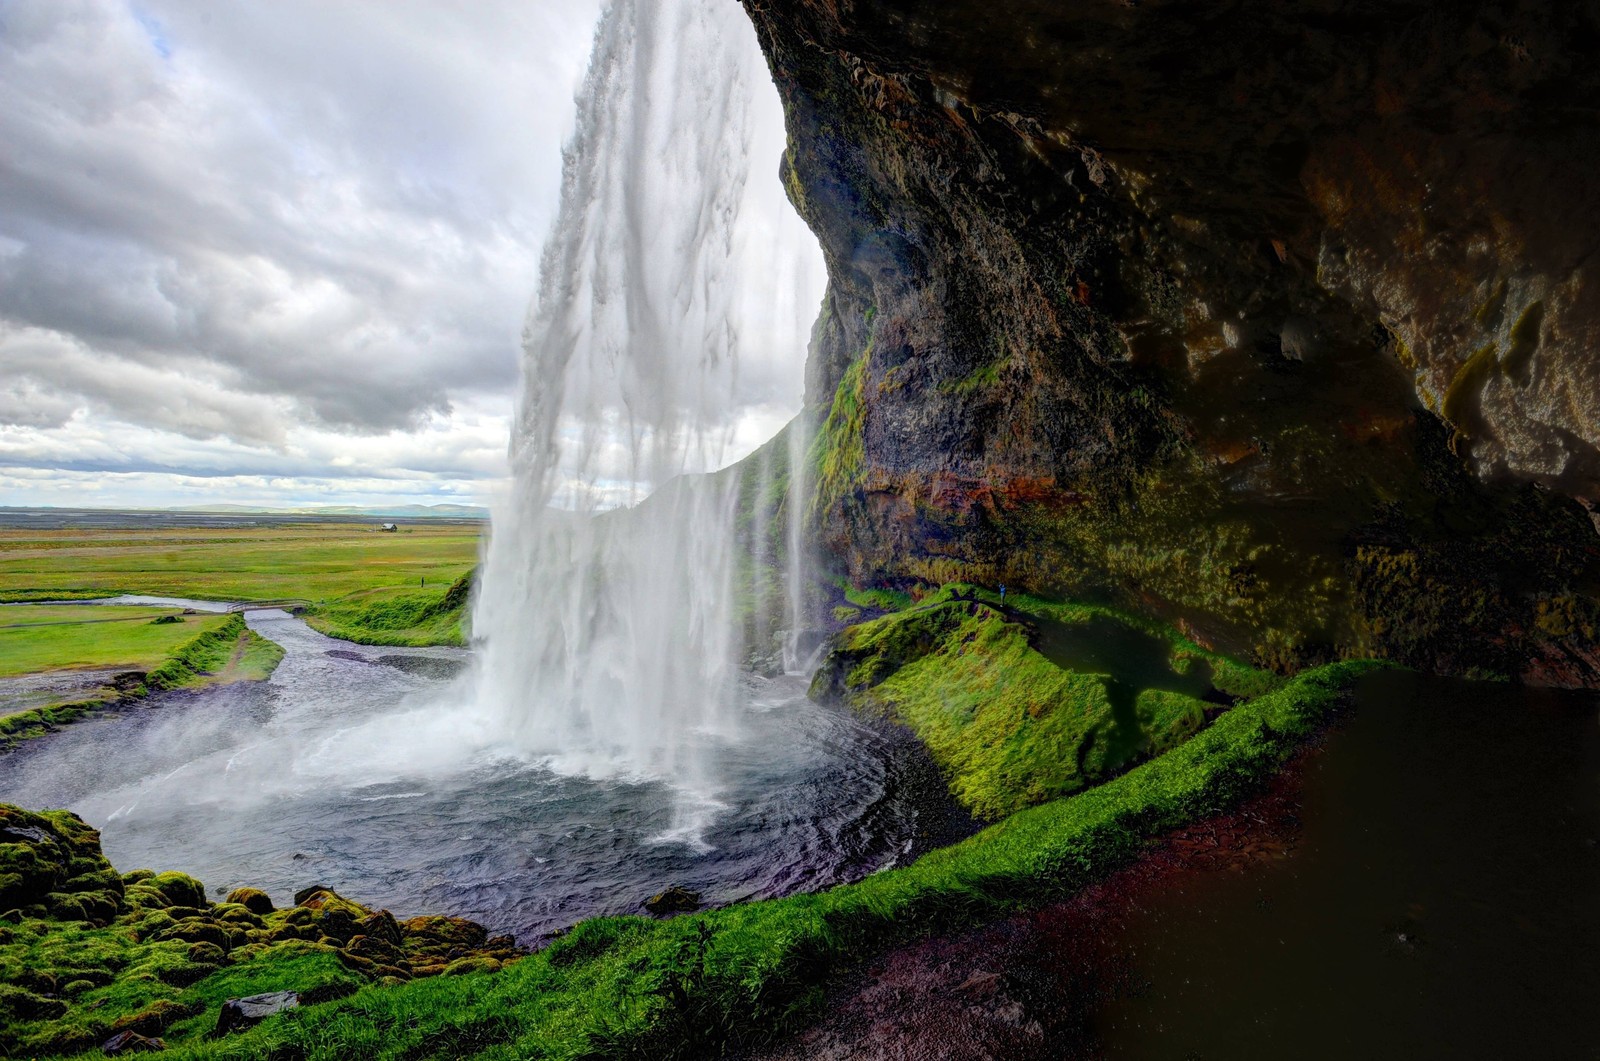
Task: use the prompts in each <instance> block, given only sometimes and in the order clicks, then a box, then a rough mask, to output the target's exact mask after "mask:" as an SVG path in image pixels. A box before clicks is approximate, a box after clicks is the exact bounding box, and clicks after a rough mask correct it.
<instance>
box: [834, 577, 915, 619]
mask: <svg viewBox="0 0 1600 1061" xmlns="http://www.w3.org/2000/svg"><path fill="white" fill-rule="evenodd" d="M843 589H844V599H845V600H847V601H849V602H850V603H851V604H854V605H855V606H856V607H857V608H869V609H871V610H873V611H880V612H898V611H902V610H904V609H906V608H909V607H911V594H909V593H907V592H905V591H904V590H898V589H857V588H856V587H855V586H853V585H851V584H850V583H849V582H844V583H843Z"/></svg>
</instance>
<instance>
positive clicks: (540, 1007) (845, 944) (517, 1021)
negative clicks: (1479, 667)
mask: <svg viewBox="0 0 1600 1061" xmlns="http://www.w3.org/2000/svg"><path fill="white" fill-rule="evenodd" d="M1378 666H1380V665H1379V664H1373V663H1366V662H1349V663H1339V664H1333V665H1331V666H1328V667H1323V668H1319V669H1318V670H1315V671H1310V672H1307V673H1305V674H1302V675H1300V676H1299V677H1296V678H1294V679H1292V680H1290V681H1288V682H1285V683H1284V684H1282V685H1281V686H1280V687H1279V688H1277V689H1275V690H1273V691H1272V692H1269V693H1266V694H1264V695H1261V696H1259V697H1257V698H1256V699H1254V700H1252V701H1250V702H1247V703H1245V704H1242V705H1240V706H1238V707H1235V708H1234V709H1233V710H1231V711H1229V712H1227V713H1226V714H1224V715H1222V716H1221V717H1220V718H1218V719H1217V720H1216V721H1215V722H1214V723H1212V724H1211V725H1210V726H1209V727H1207V728H1206V729H1205V730H1203V731H1202V732H1200V733H1199V734H1198V735H1196V736H1195V737H1194V738H1193V739H1191V740H1190V741H1188V742H1187V743H1185V744H1183V745H1182V746H1180V747H1178V748H1176V749H1174V750H1172V751H1170V752H1168V753H1167V754H1165V755H1162V756H1160V757H1158V758H1156V759H1153V760H1150V761H1149V762H1146V763H1144V764H1142V765H1140V766H1137V767H1135V768H1134V769H1132V770H1130V771H1128V772H1127V773H1125V774H1122V775H1121V776H1119V777H1117V778H1115V779H1113V780H1111V781H1109V782H1107V783H1106V784H1104V785H1101V786H1100V787H1098V788H1095V789H1092V790H1089V791H1087V792H1084V793H1081V794H1079V795H1076V796H1073V797H1071V798H1068V799H1062V800H1056V801H1054V802H1051V803H1047V804H1044V805H1042V806H1038V807H1033V808H1030V809H1027V810H1024V811H1020V812H1018V813H1017V814H1014V815H1012V816H1011V817H1009V818H1007V819H1006V820H1005V821H1003V822H1000V823H999V824H997V825H994V826H991V827H990V828H988V829H985V830H984V831H983V832H981V833H978V834H977V835H975V836H973V837H971V838H969V839H968V840H965V841H963V842H961V843H959V844H956V845H954V846H952V847H948V848H944V849H942V850H939V851H936V852H933V853H931V854H929V855H926V856H924V857H923V858H922V859H920V860H919V861H917V862H916V863H914V864H913V865H911V866H909V867H907V868H905V869H900V870H893V871H889V872H885V873H879V874H876V875H874V876H871V877H869V878H867V879H866V880H864V881H862V882H860V883H859V884H854V885H849V886H846V887H840V888H835V889H832V890H830V891H827V892H823V893H820V894H815V895H797V896H792V897H789V898H786V899H778V900H771V901H767V902H756V903H747V904H742V905H738V906H733V907H729V908H726V909H723V910H716V911H711V912H708V913H704V914H699V915H695V916H691V917H682V918H677V919H674V920H671V921H666V922H653V921H648V920H644V919H641V918H608V919H599V920H595V921H589V922H585V923H584V924H582V925H579V926H578V927H577V928H575V929H574V930H573V931H572V932H570V933H568V934H567V935H566V936H565V937H563V938H562V939H560V940H558V941H557V942H556V943H555V944H553V945H552V946H551V947H549V948H548V949H546V950H545V951H543V952H541V953H539V954H537V955H535V956H533V957H531V958H527V959H525V960H523V961H521V962H518V963H516V964H514V965H511V966H509V967H508V968H507V969H505V970H504V971H502V972H499V973H495V974H490V975H473V976H464V977H441V978H437V979H430V980H425V981H418V982H414V983H411V984H407V985H403V986H398V987H388V988H367V989H364V990H363V991H361V992H360V993H358V994H357V995H355V996H352V997H351V998H349V999H345V1000H342V1001H339V1002H332V1003H328V1004H325V1005H320V1006H313V1007H306V1008H303V1009H300V1010H296V1011H293V1012H290V1013H287V1014H284V1015H282V1016H279V1017H275V1018H272V1019H271V1020H269V1021H267V1022H266V1023H264V1024H263V1025H261V1026H260V1027H259V1028H257V1029H256V1030H254V1031H253V1032H250V1033H248V1034H245V1035H242V1036H237V1037H234V1038H230V1039H226V1040H222V1041H216V1042H206V1041H194V1040H189V1041H184V1042H178V1043H174V1044H173V1049H172V1050H171V1051H169V1054H168V1056H170V1057H173V1058H175V1059H176V1058H235V1059H245V1058H261V1057H266V1056H275V1057H284V1058H290V1057H292V1058H307V1059H313V1058H316V1059H320V1058H328V1059H334V1058H348V1057H363V1058H425V1057H440V1058H444V1057H451V1058H454V1057H476V1058H483V1059H497V1061H498V1059H504V1061H509V1059H512V1058H531V1059H557V1058H559V1059H568V1061H570V1059H578V1058H583V1059H600V1058H623V1057H636V1058H655V1059H670V1058H688V1057H693V1056H702V1055H711V1056H714V1055H715V1054H716V1053H718V1052H720V1051H722V1050H724V1049H727V1048H730V1047H737V1046H741V1045H750V1044H759V1043H761V1042H763V1041H767V1040H769V1039H770V1038H772V1037H773V1036H775V1035H778V1034H781V1033H784V1032H786V1031H793V1030H795V1029H797V1028H799V1027H801V1026H803V1025H804V1024H805V1023H806V1022H807V1021H809V1020H811V1019H813V1018H814V1017H815V1016H816V1014H817V1013H818V1012H819V1010H820V1007H821V1005H822V1002H823V998H824V996H823V985H824V984H825V983H826V982H827V980H828V978H829V977H830V976H831V975H835V974H837V973H839V972H841V971H843V970H844V969H847V968H848V967H849V966H850V965H851V964H852V963H855V962H860V961H862V960H865V958H866V957H867V956H868V955H870V954H872V953H874V952H876V951H878V950H880V949H881V948H883V947H885V946H887V945H890V944H893V943H895V942H898V941H903V940H906V939H910V938H915V937H916V936H918V935H921V934H924V933H927V932H929V931H933V930H940V931H948V930H950V929H953V928H957V927H960V926H963V925H968V924H972V923H975V922H977V921H980V920H982V919H986V918H992V917H994V916H997V915H1000V914H1003V913H1005V912H1007V911H1010V910H1013V909H1015V908H1017V907H1018V906H1019V905H1021V904H1024V903H1030V902H1038V901H1042V900H1048V899H1053V898H1059V897H1063V896H1067V895H1070V894H1072V893H1073V892H1075V891H1077V890H1078V889H1080V888H1082V887H1083V886H1084V885H1085V884H1087V883H1088V882H1090V881H1092V880H1094V879H1096V878H1097V877H1099V876H1101V875H1103V874H1104V873H1106V872H1108V871H1109V870H1111V869H1113V868H1115V867H1116V866H1118V865H1120V864H1123V863H1125V862H1126V861H1128V860H1129V859H1131V858H1133V857H1134V856H1135V855H1136V854H1137V853H1138V852H1139V851H1140V850H1141V848H1142V846H1143V844H1144V842H1145V839H1146V838H1148V837H1151V836H1154V835H1157V834H1160V833H1162V832H1164V831H1167V830H1170V829H1172V828H1175V827H1177V826H1179V825H1181V824H1183V823H1185V822H1188V821H1192V820H1194V819H1196V818H1199V817H1203V816H1205V815H1208V814H1213V813H1216V812H1218V811H1221V810H1223V809H1226V808H1227V807H1230V806H1232V805H1234V804H1235V803H1236V802H1237V801H1238V800H1239V799H1240V798H1242V797H1243V796H1245V795H1246V794H1248V793H1249V792H1251V791H1253V790H1255V789H1256V788H1257V787H1258V786H1259V785H1260V784H1261V783H1263V782H1264V780H1265V779H1266V778H1268V777H1270V776H1271V774H1272V773H1273V772H1274V771H1275V770H1276V769H1277V768H1278V767H1279V766H1280V765H1281V764H1282V762H1283V760H1284V759H1285V758H1286V757H1287V756H1288V755H1289V754H1290V753H1291V752H1292V751H1293V749H1294V748H1295V747H1296V746H1297V745H1298V744H1299V743H1300V742H1301V741H1302V740H1304V739H1305V737H1307V736H1308V735H1309V734H1310V733H1312V732H1313V731H1314V730H1315V728H1316V727H1317V726H1318V725H1319V724H1320V723H1322V722H1323V721H1324V720H1325V719H1326V718H1327V717H1328V714H1329V713H1330V712H1331V710H1332V709H1333V707H1334V706H1335V705H1336V703H1337V702H1338V701H1339V699H1340V696H1341V694H1342V692H1343V691H1344V690H1345V689H1347V688H1348V687H1349V685H1350V684H1351V683H1352V682H1354V681H1355V680H1356V679H1357V678H1358V677H1359V676H1361V675H1362V674H1364V673H1367V672H1368V671H1370V670H1373V669H1375V668H1376V667H1378Z"/></svg>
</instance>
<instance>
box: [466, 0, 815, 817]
mask: <svg viewBox="0 0 1600 1061" xmlns="http://www.w3.org/2000/svg"><path fill="white" fill-rule="evenodd" d="M758 91H759V92H761V93H763V95H762V96H760V97H758V96H757V93H758ZM782 146H783V129H782V118H781V114H780V113H778V109H777V105H776V98H775V93H773V92H772V90H771V89H770V87H769V82H768V75H767V70H766V67H765V65H764V62H763V60H762V57H761V55H760V52H759V49H758V48H757V46H756V42H755V38H754V32H753V30H752V28H751V26H750V25H749V23H748V21H747V20H746V19H745V17H744V14H743V12H742V11H741V10H740V8H739V6H738V5H737V4H735V3H732V2H730V0H720V2H718V0H612V2H611V3H610V4H609V5H608V7H607V8H606V10H605V12H604V14H603V16H602V19H601V23H600V27H599V29H598V31H597V33H596V37H595V49H594V55H593V58H592V60H591V65H590V69H589V73H588V76H587V79H586V82H585V85H584V88H583V92H582V94H581V96H580V99H579V113H578V127H577V132H576V134H575V136H574V138H573V140H572V142H571V143H570V144H569V146H568V148H567V151H566V155H565V168H564V180H563V188H562V199H561V208H560V213H559V216H558V218H557V222H556V227H555V229H554V231H553V232H552V234H551V237H550V239H549V242H548V243H547V245H546V247H545V252H544V260H543V265H542V273H541V280H540V291H539V296H538V299H537V302H536V305H535V309H534V311H533V313H532V314H531V316H530V318H529V322H528V326H527V329H526V331H525V333H524V350H525V360H524V393H523V398H522V402H521V406H520V409H519V414H518V420H517V425H516V428H515V434H514V437H513V440H512V448H511V457H512V469H513V475H514V486H513V489H512V493H511V496H510V497H509V498H508V499H507V501H506V502H505V503H504V504H503V505H502V506H501V507H500V508H499V509H498V510H497V511H496V514H495V521H494V529H493V533H492V535H491V540H490V545H489V548H488V551H487V555H486V558H485V567H484V571H483V576H482V579H481V586H480V591H479V596H478V599H477V603H476V605H475V609H474V613H473V630H474V635H475V637H477V638H479V639H480V640H481V647H480V652H479V655H478V663H477V666H476V672H475V682H476V686H477V690H476V691H477V700H478V703H479V704H480V706H482V707H483V708H485V709H486V711H487V712H488V714H489V716H490V717H491V718H492V719H493V720H495V724H496V728H498V729H499V730H501V732H502V733H503V734H504V735H505V736H506V737H507V738H508V739H509V740H510V741H511V743H512V744H513V745H514V746H515V747H517V748H518V749H519V750H520V751H522V752H524V753H529V754H535V755H540V756H545V757H548V759H549V760H550V761H551V762H552V764H553V765H555V766H556V768H557V769H562V770H564V771H572V772H582V773H587V774H591V775H597V776H600V775H610V774H623V775H628V776H647V777H656V778H666V779H670V780H672V781H674V782H676V783H678V784H679V785H681V786H683V787H685V788H687V789H690V790H700V791H701V792H705V791H707V790H708V789H712V788H714V778H713V777H711V776H710V774H711V773H712V770H711V767H710V764H708V763H707V762H706V761H705V758H704V755H703V752H704V749H705V748H706V747H707V746H708V744H714V742H715V738H716V737H718V736H722V737H726V736H728V735H730V734H731V732H732V731H733V730H734V729H735V728H736V725H737V716H738V712H737V705H736V698H737V682H736V666H735V661H736V655H737V649H738V645H737V634H736V609H735V601H734V587H733V565H734V535H733V532H732V528H733V520H734V503H735V501H736V497H735V494H734V489H735V487H736V485H737V484H736V483H735V482H734V481H733V477H732V476H724V477H695V478H688V479H684V478H678V479H674V477H675V476H681V475H683V473H685V472H690V471H697V470H702V469H709V468H715V467H717V466H719V465H720V464H721V462H722V461H723V459H724V457H725V456H726V451H727V449H728V447H729V445H730V444H731V443H733V441H734V438H733V435H734V430H735V425H734V422H733V420H732V419H731V418H730V412H731V410H732V409H733V408H734V406H735V404H736V395H738V394H739V389H738V388H739V382H740V376H739V371H740V366H741V364H744V365H746V366H748V365H749V363H750V355H751V354H752V352H753V353H755V354H756V355H757V363H758V364H759V361H760V359H761V358H765V359H766V360H767V361H768V362H769V363H770V361H771V360H773V355H774V353H775V352H780V351H781V352H782V356H783V357H784V358H785V359H786V360H787V361H788V365H789V368H790V370H791V374H792V376H793V378H794V379H796V380H798V378H799V374H800V373H799V365H800V361H801V359H802V358H803V356H804V348H805V338H804V336H805V331H806V323H807V318H808V316H809V315H810V313H812V312H813V311H814V309H815V307H816V305H817V300H818V298H819V296H820V291H821V279H822V277H821V266H820V260H819V257H820V256H819V255H818V254H817V251H816V246H815V242H814V240H813V239H812V238H811V236H810V233H809V232H807V231H806V230H805V229H804V227H803V226H802V225H801V223H800V221H799V219H798V218H797V217H795V216H794V214H793V212H792V210H790V209H789V207H788V206H787V204H785V203H783V201H782V195H781V189H779V188H778V182H777V180H776V177H775V172H774V171H775V170H776V165H777V159H778V154H779V152H780V151H781V150H782ZM752 160H754V161H755V163H756V164H757V165H758V167H759V170H758V176H756V177H755V178H754V179H751V178H750V168H751V164H752ZM769 174H770V175H769ZM768 371H769V372H770V364H769V366H768ZM746 397H748V396H746ZM719 479H720V480H721V481H719ZM663 484H665V485H663ZM646 495H649V496H648V497H647V496H646ZM641 498H643V499H644V500H643V501H642V503H640V501H641ZM619 505H634V506H635V507H632V508H627V509H622V510H613V509H616V508H617V506H619ZM708 735H709V737H710V739H709V740H708Z"/></svg>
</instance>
